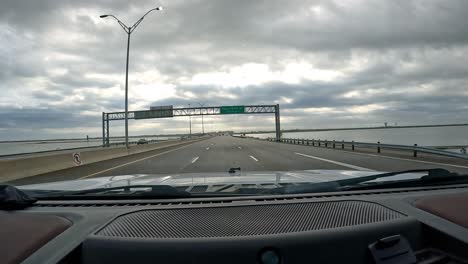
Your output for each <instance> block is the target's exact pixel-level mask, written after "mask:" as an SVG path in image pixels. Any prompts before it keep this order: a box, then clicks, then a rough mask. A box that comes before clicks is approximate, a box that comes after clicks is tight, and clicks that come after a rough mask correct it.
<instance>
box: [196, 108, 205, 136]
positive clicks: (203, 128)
mask: <svg viewBox="0 0 468 264" xmlns="http://www.w3.org/2000/svg"><path fill="white" fill-rule="evenodd" d="M198 104H199V105H200V107H203V106H204V105H205V104H201V103H198ZM200 114H201V126H202V135H203V136H204V135H205V125H204V124H203V109H200Z"/></svg>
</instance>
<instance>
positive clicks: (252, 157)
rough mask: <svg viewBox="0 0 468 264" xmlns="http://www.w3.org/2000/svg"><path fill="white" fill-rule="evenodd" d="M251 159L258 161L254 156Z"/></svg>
mask: <svg viewBox="0 0 468 264" xmlns="http://www.w3.org/2000/svg"><path fill="white" fill-rule="evenodd" d="M250 158H251V159H253V160H255V161H258V159H256V158H255V157H254V156H252V155H250Z"/></svg>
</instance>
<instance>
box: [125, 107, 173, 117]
mask: <svg viewBox="0 0 468 264" xmlns="http://www.w3.org/2000/svg"><path fill="white" fill-rule="evenodd" d="M173 116H174V114H173V112H172V109H159V110H149V111H135V117H134V118H135V119H148V118H164V117H173Z"/></svg>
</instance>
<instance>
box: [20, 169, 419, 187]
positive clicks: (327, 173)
mask: <svg viewBox="0 0 468 264" xmlns="http://www.w3.org/2000/svg"><path fill="white" fill-rule="evenodd" d="M380 173H384V172H381V171H358V170H303V171H266V172H248V173H244V172H241V173H235V174H230V173H213V172H209V173H185V174H165V175H157V174H134V175H120V176H110V177H99V178H91V179H82V180H71V181H60V182H51V183H42V184H31V185H22V186H17V187H18V188H20V189H36V190H63V191H77V190H86V189H94V188H110V187H119V186H127V185H170V186H174V187H183V186H185V187H190V186H200V185H203V186H207V185H208V186H219V185H230V184H232V185H244V186H251V187H255V185H259V184H261V185H277V186H281V185H282V184H290V183H315V182H324V181H334V180H341V179H349V178H356V177H362V176H368V175H375V174H380ZM423 175H425V174H424V173H407V174H402V175H397V176H392V177H388V178H385V179H377V180H375V181H383V180H385V181H387V180H400V179H414V178H419V177H421V176H423Z"/></svg>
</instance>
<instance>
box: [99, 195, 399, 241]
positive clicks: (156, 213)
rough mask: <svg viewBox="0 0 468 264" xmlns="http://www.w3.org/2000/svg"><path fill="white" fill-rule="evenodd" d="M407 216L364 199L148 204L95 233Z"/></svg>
mask: <svg viewBox="0 0 468 264" xmlns="http://www.w3.org/2000/svg"><path fill="white" fill-rule="evenodd" d="M402 217H405V215H402V214H400V213H398V212H396V211H393V210H391V209H388V208H386V207H383V206H381V205H378V204H375V203H370V202H363V201H335V202H313V203H294V204H269V205H253V206H237V207H234V206H233V207H212V208H183V209H161V210H143V211H137V212H133V213H129V214H125V215H121V216H119V217H117V218H116V219H114V220H113V221H112V222H111V223H109V224H108V225H107V226H105V227H104V228H102V229H101V230H99V231H98V232H97V233H96V235H98V236H106V237H125V238H202V237H235V236H255V235H269V234H280V233H293V232H302V231H312V230H320V229H328V228H337V227H346V226H354V225H362V224H369V223H375V222H382V221H388V220H394V219H398V218H402Z"/></svg>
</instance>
